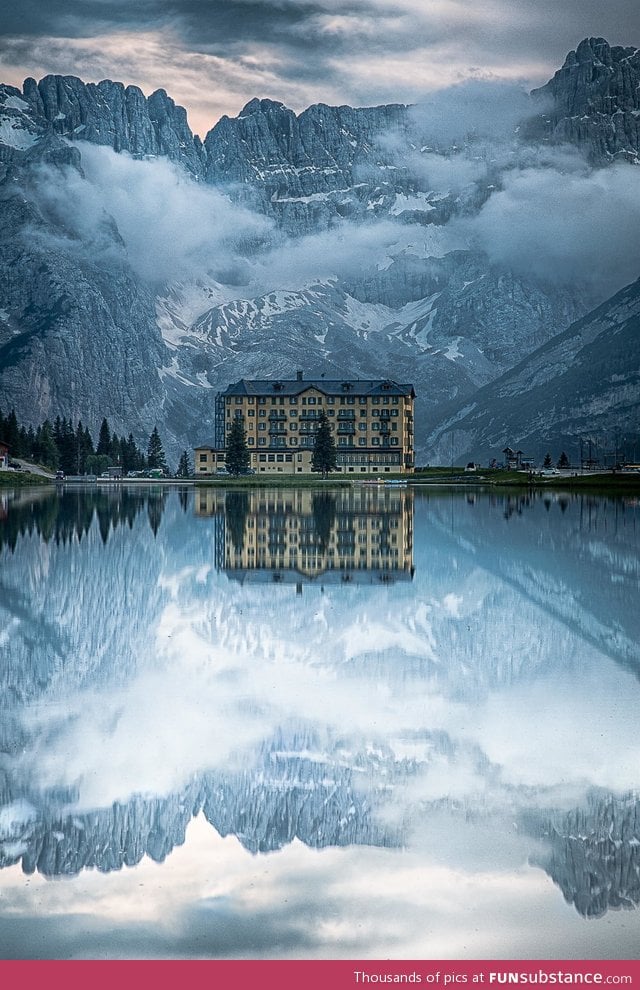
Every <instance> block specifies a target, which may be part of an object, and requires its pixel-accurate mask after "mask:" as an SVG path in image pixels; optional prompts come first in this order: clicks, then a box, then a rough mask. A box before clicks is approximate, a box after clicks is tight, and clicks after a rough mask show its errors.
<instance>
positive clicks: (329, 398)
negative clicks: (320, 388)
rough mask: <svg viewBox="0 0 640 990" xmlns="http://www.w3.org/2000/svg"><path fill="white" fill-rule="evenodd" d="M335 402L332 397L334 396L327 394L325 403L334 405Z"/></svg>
mask: <svg viewBox="0 0 640 990" xmlns="http://www.w3.org/2000/svg"><path fill="white" fill-rule="evenodd" d="M335 402H336V400H335V399H334V397H333V396H332V395H329V396H327V405H328V406H333V405H335Z"/></svg>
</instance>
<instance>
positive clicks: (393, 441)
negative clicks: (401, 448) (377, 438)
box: [391, 437, 398, 447]
mask: <svg viewBox="0 0 640 990" xmlns="http://www.w3.org/2000/svg"><path fill="white" fill-rule="evenodd" d="M391 446H392V447H397V446H398V438H397V437H391Z"/></svg>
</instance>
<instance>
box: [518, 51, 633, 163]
mask: <svg viewBox="0 0 640 990" xmlns="http://www.w3.org/2000/svg"><path fill="white" fill-rule="evenodd" d="M533 95H534V96H537V97H540V98H542V99H546V100H549V101H550V103H551V107H552V109H551V110H550V111H549V112H548V113H545V115H544V117H543V120H542V121H540V122H538V124H536V125H535V126H534V128H533V133H535V134H537V135H541V136H544V137H545V138H547V139H548V140H552V141H560V142H562V141H568V142H570V143H571V144H576V145H578V147H580V148H581V149H583V150H585V151H586V152H587V153H588V155H589V157H590V159H591V160H592V161H593V162H595V163H600V164H602V163H606V162H610V161H614V160H623V161H631V162H636V161H638V155H639V153H640V49H639V48H635V47H632V48H629V47H627V48H624V47H622V46H619V45H617V46H611V45H609V44H608V43H607V42H606V41H605V40H604V38H585V40H584V41H582V42H581V43H580V44H579V45H578V47H577V48H576V50H575V51H572V52H569V54H568V55H567V58H566V60H565V63H564V65H563V66H562V68H561V69H559V70H558V71H557V72H556V74H555V75H554V77H553V79H551V80H550V81H549V82H548V83H547V84H546V86H543V87H542V88H541V89H538V90H534V94H533Z"/></svg>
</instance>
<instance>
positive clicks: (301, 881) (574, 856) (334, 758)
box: [0, 487, 640, 959]
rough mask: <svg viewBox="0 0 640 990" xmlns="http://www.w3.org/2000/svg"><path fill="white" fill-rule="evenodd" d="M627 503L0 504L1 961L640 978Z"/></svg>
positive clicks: (334, 498) (292, 496)
mask: <svg viewBox="0 0 640 990" xmlns="http://www.w3.org/2000/svg"><path fill="white" fill-rule="evenodd" d="M639 578H640V505H639V504H638V503H637V502H636V501H634V500H632V499H627V500H610V499H598V498H587V497H575V498H574V497H558V496H553V497H552V496H547V497H545V498H542V497H538V496H536V497H533V498H528V497H521V496H511V497H508V496H490V495H478V496H468V495H466V494H464V493H462V494H457V493H456V494H451V493H445V492H443V493H440V494H433V493H426V492H420V490H419V489H417V490H415V492H414V490H412V489H411V488H397V489H392V488H387V489H375V488H366V487H362V488H354V489H350V490H346V489H343V490H335V491H329V490H327V491H324V490H323V491H321V492H315V493H314V492H306V491H303V492H301V491H298V492H296V491H289V492H284V491H279V492H262V491H261V492H257V493H256V492H252V493H249V494H245V493H238V492H234V493H227V494H226V495H225V493H223V492H220V491H212V490H209V491H207V490H197V491H195V492H194V491H193V490H191V491H178V490H171V491H167V490H166V489H160V488H155V489H154V488H149V489H139V488H138V489H131V490H128V489H127V488H117V489H113V490H108V491H103V492H95V491H93V492H80V491H64V492H58V493H57V494H56V493H53V492H42V491H40V490H39V491H24V492H22V493H20V494H16V495H15V496H14V495H12V494H7V493H4V494H2V493H0V684H1V694H0V957H2V958H28V957H37V958H67V957H89V958H121V957H169V958H186V957H220V958H241V957H242V958H269V957H273V958H280V959H283V958H315V957H321V958H353V959H357V958H367V957H369V958H385V957H390V958H415V959H419V958H423V959H428V958H440V959H442V958H552V959H553V958H557V959H568V958H637V957H638V955H639V947H640V923H639V919H640V914H639V912H638V911H637V906H638V903H639V901H640V797H639V796H640V733H639V731H638V729H639V727H640V715H639V705H638V702H639V700H640V691H639V682H638V676H639V673H640V645H639V644H640V608H639V588H640V581H639Z"/></svg>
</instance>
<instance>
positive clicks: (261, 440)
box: [258, 437, 267, 447]
mask: <svg viewBox="0 0 640 990" xmlns="http://www.w3.org/2000/svg"><path fill="white" fill-rule="evenodd" d="M266 445H267V438H266V437H258V446H259V447H266Z"/></svg>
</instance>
